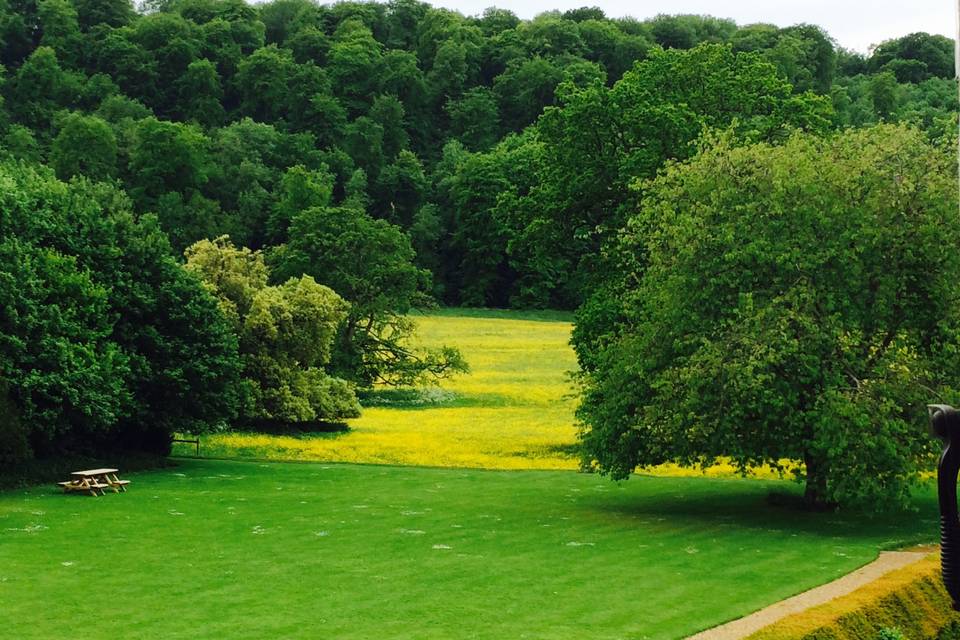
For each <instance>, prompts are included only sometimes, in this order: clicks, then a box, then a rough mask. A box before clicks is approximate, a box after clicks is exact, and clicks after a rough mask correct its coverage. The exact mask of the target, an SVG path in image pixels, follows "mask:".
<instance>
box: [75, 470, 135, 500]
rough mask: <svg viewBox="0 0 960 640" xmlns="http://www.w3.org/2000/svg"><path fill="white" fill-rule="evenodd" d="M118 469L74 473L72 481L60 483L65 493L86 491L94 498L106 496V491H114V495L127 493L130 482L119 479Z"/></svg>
mask: <svg viewBox="0 0 960 640" xmlns="http://www.w3.org/2000/svg"><path fill="white" fill-rule="evenodd" d="M117 471H118V470H117V469H87V470H85V471H74V472H73V473H71V474H70V475H71V476H73V479H72V480H67V481H66V482H58V483H57V484H58V485H60V486H61V487H63V492H64V493H68V492H70V491H84V492H87V493H89V494H90V495H92V496H100V495H103V494H104V490H105V489H112V490H113V492H114V493H120V492H121V491H123V492H125V491H126V490H127V485H128V484H130V481H129V480H121V479H120V478H118V477H117Z"/></svg>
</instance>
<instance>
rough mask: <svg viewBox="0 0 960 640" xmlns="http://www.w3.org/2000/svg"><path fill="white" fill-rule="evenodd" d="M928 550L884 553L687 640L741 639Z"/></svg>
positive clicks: (924, 554)
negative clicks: (839, 575)
mask: <svg viewBox="0 0 960 640" xmlns="http://www.w3.org/2000/svg"><path fill="white" fill-rule="evenodd" d="M929 553H930V552H929V551H924V552H917V551H885V552H883V553H881V554H880V557H879V558H877V559H876V560H874V561H873V562H871V563H870V564H868V565H866V566H863V567H860V568H859V569H857V570H856V571H854V572H853V573H848V574H847V575H845V576H843V577H842V578H838V579H836V580H834V581H833V582H828V583H827V584H825V585H821V586H819V587H816V588H814V589H810V590H809V591H804V592H803V593H800V594H797V595H795V596H793V597H792V598H787V599H786V600H781V601H780V602H778V603H776V604H772V605H770V606H769V607H767V608H765V609H760V610H759V611H756V612H754V613H751V614H750V615H748V616H744V617H743V618H738V619H737V620H733V621H731V622H728V623H726V624H722V625H720V626H719V627H714V628H712V629H707V630H706V631H701V632H700V633H698V634H696V635H693V636H690V637H689V638H688V639H687V640H741V638H746V637H747V636H749V635H750V634H752V633H756V632H757V631H759V630H760V629H763V628H764V627H768V626H770V625H771V624H773V623H774V622H777V621H778V620H780V619H781V618H785V617H787V616H789V615H792V614H794V613H800V612H801V611H806V610H807V609H809V608H811V607H815V606H817V605H820V604H823V603H825V602H829V601H830V600H833V599H834V598H839V597H840V596H844V595H846V594H848V593H850V592H851V591H854V590H856V589H859V588H860V587H862V586H864V585H866V584H869V583H871V582H873V581H874V580H876V579H877V578H880V577H881V576H883V575H886V574H888V573H890V572H891V571H893V570H895V569H899V568H901V567H905V566H907V565H908V564H913V563H914V562H918V561H920V560H922V559H923V558H925V557H927V555H929Z"/></svg>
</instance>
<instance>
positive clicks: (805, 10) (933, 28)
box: [430, 0, 955, 53]
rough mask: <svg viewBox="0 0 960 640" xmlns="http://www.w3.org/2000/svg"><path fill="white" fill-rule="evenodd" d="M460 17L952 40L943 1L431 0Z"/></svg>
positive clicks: (845, 41) (858, 39)
mask: <svg viewBox="0 0 960 640" xmlns="http://www.w3.org/2000/svg"><path fill="white" fill-rule="evenodd" d="M430 4H432V5H433V6H436V7H446V8H448V9H454V10H456V11H459V12H460V13H463V14H464V15H479V14H481V13H483V10H484V9H485V8H487V7H489V6H491V5H495V6H500V7H503V8H505V9H510V10H511V11H513V12H514V13H516V14H517V15H518V16H519V17H521V18H523V19H530V18H533V17H534V16H536V15H537V14H540V13H543V12H544V11H551V10H554V9H556V10H559V11H566V10H567V9H576V8H578V7H584V6H596V7H600V8H601V9H603V10H604V12H605V13H606V14H607V16H608V17H610V18H619V17H623V16H632V17H634V18H638V19H641V20H642V19H645V18H652V17H653V16H655V15H657V14H659V13H668V14H677V13H694V14H706V15H712V16H716V17H718V18H731V19H733V20H735V21H736V22H737V23H738V24H741V25H743V24H751V23H755V22H769V23H772V24H775V25H777V26H780V27H787V26H790V25H793V24H798V23H802V22H807V23H810V24H815V25H818V26H821V27H823V28H824V29H826V30H827V33H829V34H830V35H831V36H833V38H834V39H835V40H836V41H837V42H838V43H840V46H842V47H844V48H847V49H853V50H855V51H860V52H861V53H867V51H868V50H869V48H870V46H871V45H875V44H879V43H881V42H883V41H884V40H889V39H891V38H898V37H900V36H904V35H907V34H908V33H913V32H915V31H926V32H928V33H939V34H941V35H945V36H948V37H950V38H953V37H954V15H953V14H954V11H955V7H954V3H953V2H949V1H948V0H909V1H908V2H904V0H897V1H894V0H849V1H841V2H837V1H836V0H723V1H721V2H717V0H522V1H517V2H500V3H495V2H491V1H490V0H431V2H430Z"/></svg>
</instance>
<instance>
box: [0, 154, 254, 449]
mask: <svg viewBox="0 0 960 640" xmlns="http://www.w3.org/2000/svg"><path fill="white" fill-rule="evenodd" d="M0 184H2V188H0V378H3V379H4V380H5V381H6V382H7V384H8V389H9V395H10V397H11V398H12V399H13V401H14V402H15V403H16V406H17V407H18V410H19V411H18V412H19V414H20V419H21V423H22V425H23V426H24V428H25V429H26V431H27V433H28V442H29V443H30V446H31V447H32V448H33V449H34V450H35V452H36V453H38V454H41V455H45V454H50V453H53V452H62V451H63V450H78V449H79V450H86V449H88V448H93V449H97V448H101V447H116V448H122V447H134V448H137V447H141V448H146V449H149V450H152V451H157V452H164V451H166V450H167V449H168V448H169V440H170V434H171V432H172V431H173V429H174V428H175V427H174V425H176V428H180V429H185V430H191V431H205V430H209V429H211V428H214V427H216V426H220V425H222V424H223V423H224V422H225V421H227V420H229V419H231V418H232V417H233V416H234V415H235V412H236V405H237V395H236V388H235V387H236V382H237V371H238V365H239V362H238V359H237V353H236V350H237V343H236V339H235V338H233V336H232V335H231V334H230V332H229V328H228V326H227V324H226V321H225V320H224V318H223V316H222V314H221V313H220V312H219V310H218V309H217V304H216V301H215V300H214V299H213V297H212V296H210V295H209V293H207V291H206V290H205V289H204V288H203V287H202V285H201V283H200V282H199V281H198V280H197V279H196V278H195V277H194V276H192V275H190V274H188V273H187V272H186V271H184V270H183V268H182V267H181V266H180V265H178V264H177V263H176V261H175V260H174V259H173V257H172V255H171V253H170V245H169V242H168V241H167V239H166V237H165V236H164V235H163V233H162V232H161V231H160V230H159V229H158V228H157V226H156V221H155V219H153V218H152V217H149V216H147V217H144V218H142V219H140V220H137V219H135V218H134V217H133V215H132V214H131V212H130V209H129V204H128V201H127V200H126V198H125V197H124V196H123V194H122V193H120V192H118V191H117V190H116V189H114V188H112V187H109V186H107V185H94V184H91V183H89V182H87V181H86V180H82V179H81V180H78V181H75V182H71V183H70V184H69V185H68V184H65V183H63V182H60V181H58V180H56V178H54V177H53V175H52V172H50V171H48V170H34V169H31V168H29V167H27V166H24V165H18V164H13V163H5V164H2V165H0Z"/></svg>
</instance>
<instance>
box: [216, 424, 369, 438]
mask: <svg viewBox="0 0 960 640" xmlns="http://www.w3.org/2000/svg"><path fill="white" fill-rule="evenodd" d="M350 431H351V429H350V426H349V425H348V424H346V423H344V422H299V423H296V424H291V423H289V422H273V421H258V422H254V423H247V424H244V425H240V426H238V427H237V429H236V431H234V433H265V434H268V435H271V436H289V437H291V438H299V437H311V438H314V437H317V436H320V437H328V438H339V437H340V436H343V435H346V434H348V433H350Z"/></svg>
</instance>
